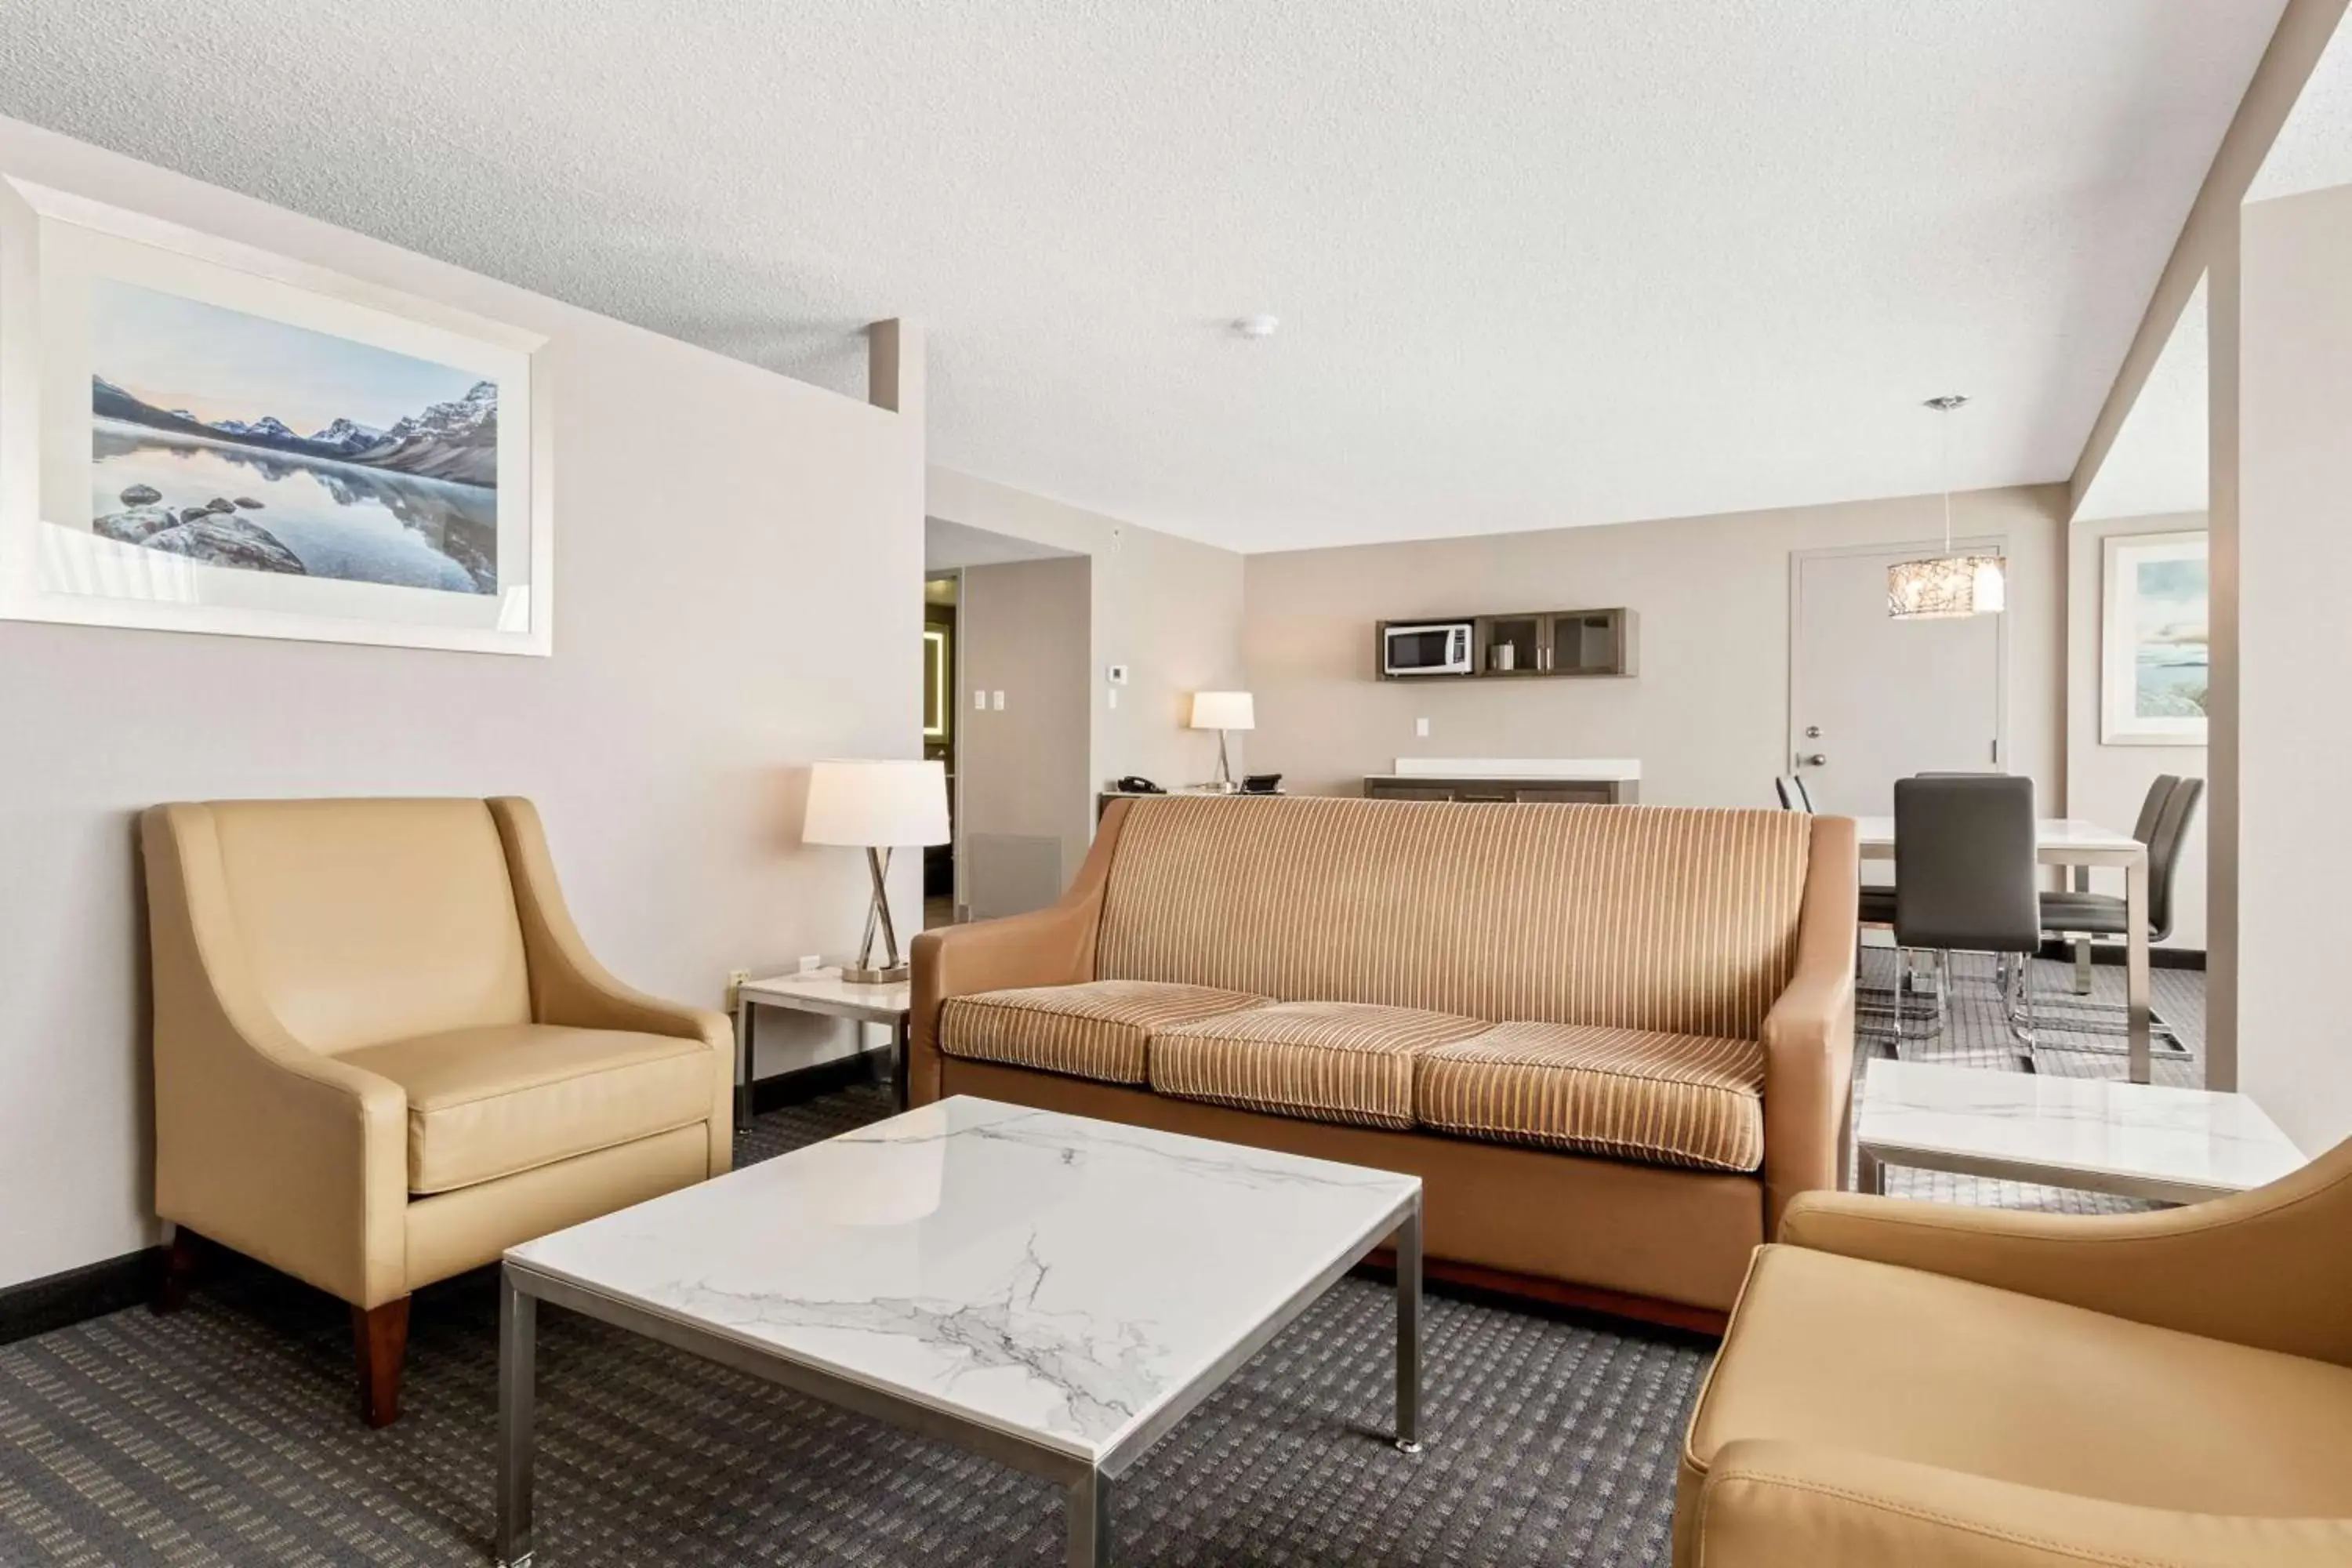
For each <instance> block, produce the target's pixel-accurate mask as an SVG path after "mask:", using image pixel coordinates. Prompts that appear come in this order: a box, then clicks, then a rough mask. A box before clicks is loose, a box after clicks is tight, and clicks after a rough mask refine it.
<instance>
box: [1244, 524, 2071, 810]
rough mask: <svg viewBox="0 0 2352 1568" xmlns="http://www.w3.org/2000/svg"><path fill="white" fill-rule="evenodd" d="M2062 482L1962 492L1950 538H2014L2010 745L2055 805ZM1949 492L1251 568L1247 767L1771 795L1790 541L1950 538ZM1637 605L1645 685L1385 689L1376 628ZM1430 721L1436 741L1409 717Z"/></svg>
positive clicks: (1350, 778) (1300, 777) (1781, 737)
mask: <svg viewBox="0 0 2352 1568" xmlns="http://www.w3.org/2000/svg"><path fill="white" fill-rule="evenodd" d="M2064 505H2065V491H2064V489H2063V487H2061V486H2043V487H2041V488H2038V489H2006V490H1990V491H1983V492H1979V493H1975V494H1969V495H1962V496H1958V497H1956V498H1955V499H1954V503H1953V511H1954V527H1955V530H1956V531H1958V533H1960V534H1961V535H1964V536H1969V535H1979V534H1983V535H1996V534H1997V535H2003V536H2006V538H2007V540H2008V547H2009V552H2010V561H2011V616H2010V626H2009V636H2010V639H2011V640H2010V650H2009V668H2010V677H2009V679H2010V692H2009V704H2010V706H2009V715H2010V717H2009V732H2010V744H2011V749H2012V752H2013V755H2014V758H2015V765H2016V768H2017V771H2019V772H2021V773H2031V774H2032V775H2033V776H2034V778H2035V779H2036V780H2037V781H2038V782H2039V783H2040V784H2041V787H2042V790H2043V792H2044V795H2045V798H2049V799H2056V798H2059V796H2058V795H2057V790H2058V788H2059V785H2060V773H2061V769H2062V766H2063V747H2062V745H2061V743H2060V722H2061V714H2060V704H2059V677H2058V670H2059V668H2060V659H2061V648H2062V646H2063V584H2062V576H2061V574H2062V572H2063V559H2062V545H2063V526H2064V525H2063V521H2062V520H2063V508H2064ZM1942 527H1943V521H1942V510H1941V503H1940V500H1939V499H1938V498H1936V497H1910V498H1905V499H1900V500H1882V501H1864V502H1855V503H1852V504H1847V505H1838V506H1820V507H1798V508H1791V509H1789V510H1780V511H1763V512H1746V513H1738V514H1734V515H1727V516H1719V517H1700V518H1684V519H1677V520H1674V521H1659V522H1641V523H1628V524H1623V525H1621V526H1617V527H1609V528H1580V529H1560V530H1555V531H1549V532H1542V533H1516V534H1494V535H1487V536H1485V537H1481V538H1474V539H1447V540H1432V541H1426V542H1416V543H1405V544H1377V545H1364V546H1358V547H1352V548H1347V549H1338V550H1313V551H1297V552H1285V553H1279V554H1267V555H1253V556H1250V557H1249V558H1248V570H1247V584H1248V605H1247V616H1246V623H1245V635H1244V647H1245V649H1246V652H1247V655H1248V659H1249V671H1250V679H1251V682H1252V684H1253V685H1254V686H1255V689H1256V691H1257V693H1258V699H1257V703H1258V707H1257V719H1258V731H1257V733H1256V735H1255V736H1254V737H1253V742H1254V743H1253V745H1252V747H1251V759H1252V765H1253V766H1255V767H1258V768H1262V769H1278V770H1281V771H1282V772H1284V773H1287V774H1289V775H1290V778H1291V782H1292V784H1294V785H1295V786H1296V787H1300V788H1305V789H1307V790H1311V791H1314V792H1317V793H1354V792H1355V791H1356V790H1357V789H1358V788H1359V787H1360V781H1361V778H1362V776H1363V775H1364V774H1365V773H1379V772H1384V771H1386V770H1387V769H1388V768H1389V767H1390V765H1391V761H1392V759H1394V758H1396V757H1399V756H1413V755H1422V756H1441V757H1442V756H1473V757H1475V756H1497V755H1499V756H1584V757H1621V756H1622V757H1638V758H1640V759H1641V761H1642V765H1643V784H1642V797H1643V800H1645V801H1649V802H1652V803H1654V804H1662V805H1769V804H1770V802H1771V799H1772V795H1771V784H1772V778H1773V775H1775V774H1776V773H1785V772H1787V771H1788V770H1787V763H1786V752H1787V730H1788V691H1789V574H1790V552H1793V551H1800V550H1812V549H1820V548H1824V547H1829V546H1840V545H1855V544H1868V543H1874V542H1888V543H1895V542H1909V541H1914V540H1923V539H1935V538H1937V537H1938V536H1939V535H1940V533H1941V531H1942ZM1529 605H1556V606H1558V607H1560V608H1578V607H1586V606H1590V607H1593V608H1601V607H1605V606H1611V605H1627V606H1630V607H1631V608H1633V610H1634V611H1636V612H1637V613H1638V614H1639V615H1640V616H1641V651H1640V660H1641V663H1640V668H1641V673H1640V674H1639V675H1638V676H1635V677H1633V679H1594V680H1546V681H1526V682H1519V681H1511V682H1502V681H1494V682H1487V681H1472V682H1461V683H1454V684H1449V685H1447V686H1446V687H1444V689H1434V688H1431V687H1425V686H1416V685H1413V684H1412V683H1411V682H1406V681H1383V680H1378V679H1374V678H1373V662H1372V661H1373V647H1372V637H1373V626H1374V624H1375V623H1376V622H1378V621H1381V620H1383V619H1394V618H1397V617H1400V616H1416V615H1424V614H1438V615H1442V614H1449V613H1465V612H1475V611H1478V610H1482V609H1496V610H1509V609H1518V608H1525V607H1528V606H1529ZM1416 717H1427V718H1428V719H1429V720H1430V721H1431V724H1432V732H1431V734H1430V736H1429V738H1428V739H1427V740H1419V739H1416V738H1415V737H1414V734H1413V720H1414V719H1415V718H1416Z"/></svg>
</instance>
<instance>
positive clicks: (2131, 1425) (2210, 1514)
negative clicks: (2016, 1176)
mask: <svg viewBox="0 0 2352 1568" xmlns="http://www.w3.org/2000/svg"><path fill="white" fill-rule="evenodd" d="M1675 1563H1676V1564H1677V1565H1678V1568H1695V1565H1697V1564H1705V1568H1798V1565H1800V1564H1802V1565H1804V1568H1845V1565H1856V1568H1858V1565H1861V1564H1880V1563H1904V1564H1906V1565H1913V1568H1996V1565H2005V1564H2035V1565H2037V1568H2039V1565H2054V1564H2061V1563H2105V1564H2131V1565H2132V1568H2174V1565H2178V1568H2221V1565H2224V1564H2229V1565H2241V1564H2242V1565H2244V1568H2252V1565H2254V1564H2258V1563H2259V1564H2266V1565H2270V1568H2299V1565H2301V1568H2309V1565H2316V1564H2322V1563H2325V1564H2331V1565H2334V1568H2346V1565H2352V1142H2345V1143H2343V1144H2340V1145H2338V1146H2337V1147H2336V1150H2335V1152H2332V1153H2329V1154H2327V1155H2325V1156H2323V1157H2322V1158H2320V1159H2318V1160H2316V1161H2314V1162H2313V1163H2311V1164H2310V1165H2308V1166H2306V1167H2305V1168H2304V1169H2303V1170H2302V1171H2299V1172H2297V1173H2295V1174H2294V1175H2293V1176H2290V1177H2288V1178H2286V1179H2285V1180H2284V1181H2280V1182H2275V1183H2273V1184H2271V1185H2269V1186H2267V1187H2264V1188H2262V1189H2260V1190H2258V1191H2255V1192H2252V1193H2247V1194H2242V1195H2239V1196H2236V1197H2231V1198H2223V1199H2219V1200H2216V1201H2214V1202H2211V1203H2204V1204H2199V1205H2193V1206H2191V1207H2188V1208H2180V1209H2170V1210H2165V1211H2162V1212H2158V1213H2153V1214H2137V1215H2100V1216H2088V1215H2047V1214H2020V1213H2013V1212H2005V1211H2000V1210H1988V1209H1967V1208H1957V1207H1951V1206H1947V1205H1935V1204H1923V1203H1910V1202H1905V1201H1903V1200H1900V1199H1890V1198H1876V1197H1860V1196H1854V1195H1851V1194H1829V1193H1815V1194H1806V1195H1804V1196H1801V1197H1799V1198H1797V1199H1796V1200H1795V1201H1794V1202H1793V1203H1791V1204H1790V1205H1789V1210H1788V1214H1787V1215H1786V1217H1785V1219H1784V1220H1783V1222H1782V1224H1781V1227H1780V1244H1779V1245H1778V1246H1773V1247H1761V1248H1759V1249H1758V1251H1757V1254H1756V1258H1755V1260H1754V1263H1753V1265H1752V1267H1751V1268H1750V1269H1749V1272H1748V1284H1747V1288H1746V1289H1745V1290H1743V1291H1742V1293H1741V1295H1740V1300H1739V1304H1738V1308H1737V1309H1736V1310H1734V1312H1733V1314H1732V1321H1731V1328H1730V1331H1729V1332H1728V1334H1727V1337H1726V1339H1725V1341H1724V1344H1723V1350H1722V1353H1721V1354H1720V1355H1719V1356H1718V1358H1717V1362H1716V1364H1715V1370H1714V1371H1713V1372H1712V1373H1710V1374H1709V1377H1708V1381H1707V1386H1706V1390H1705V1391H1704V1392H1703V1393H1702V1394H1701V1395H1700V1398H1699V1404H1698V1408H1697V1409H1696V1411H1695V1412H1694V1413H1693V1415H1692V1416H1691V1424H1690V1429H1689V1436H1688V1438H1687V1440H1686V1441H1685V1446H1684V1449H1683V1458H1682V1471H1681V1477H1680V1486H1679V1488H1678V1497H1677V1506H1676V1510H1675Z"/></svg>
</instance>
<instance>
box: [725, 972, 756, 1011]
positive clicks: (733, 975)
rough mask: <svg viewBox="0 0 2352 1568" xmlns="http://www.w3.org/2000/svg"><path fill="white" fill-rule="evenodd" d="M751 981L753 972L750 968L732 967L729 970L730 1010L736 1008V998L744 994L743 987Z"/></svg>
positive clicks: (728, 1000)
mask: <svg viewBox="0 0 2352 1568" xmlns="http://www.w3.org/2000/svg"><path fill="white" fill-rule="evenodd" d="M748 984H751V971H750V970H748V969H730V970H729V971H728V972H727V1010H728V1011H729V1012H730V1013H731V1012H733V1011H734V1010H735V1003H736V999H737V998H738V997H740V996H741V995H742V994H743V987H744V986H746V985H748Z"/></svg>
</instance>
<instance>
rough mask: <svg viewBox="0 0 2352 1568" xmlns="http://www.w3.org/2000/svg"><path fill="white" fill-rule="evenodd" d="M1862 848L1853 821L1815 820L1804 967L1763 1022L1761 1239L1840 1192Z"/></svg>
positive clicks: (1800, 944) (1800, 962)
mask: <svg viewBox="0 0 2352 1568" xmlns="http://www.w3.org/2000/svg"><path fill="white" fill-rule="evenodd" d="M1860 879H1861V858H1860V852H1859V850H1858V849H1857V847H1856V846H1855V840H1854V826H1853V820H1852V819H1851V818H1848V817H1843V816H1821V817H1815V818H1814V819H1813V824H1812V845H1811V851H1810V853H1809V854H1808V856H1807V858H1806V868H1805V893H1804V903H1803V908H1802V910H1801V914H1800V917H1799V922H1800V923H1799V928H1798V936H1797V965H1796V970H1795V972H1794V973H1792V974H1791V975H1790V978H1789V984H1788V987H1787V989H1785V990H1783V991H1782V992H1781V993H1780V999H1779V1000H1778V1001H1776V1002H1775V1003H1773V1005H1772V1010H1771V1012H1769V1014H1767V1015H1766V1016H1765V1018H1764V1029H1763V1045H1764V1234H1765V1235H1766V1236H1768V1237H1769V1236H1770V1235H1771V1234H1772V1231H1773V1228H1774V1227H1775V1226H1778V1225H1779V1224H1780V1214H1781V1211H1782V1210H1783V1209H1785V1208H1786V1207H1787V1206H1788V1205H1789V1203H1790V1200H1791V1199H1793V1198H1795V1197H1796V1196H1797V1195H1798V1194H1801V1193H1806V1192H1813V1191H1818V1190H1822V1189H1828V1190H1834V1189H1835V1188H1836V1187H1837V1186H1838V1184H1839V1176H1840V1174H1841V1173H1842V1172H1843V1169H1844V1163H1845V1128H1846V1117H1847V1111H1848V1107H1849V1104H1850V1102H1851V1100H1852V1096H1853V948H1854V941H1855V938H1856V935H1857V933H1858V931H1859V925H1858V921H1857V919H1856V905H1855V892H1854V889H1855V888H1856V887H1857V886H1858V885H1859V883H1860Z"/></svg>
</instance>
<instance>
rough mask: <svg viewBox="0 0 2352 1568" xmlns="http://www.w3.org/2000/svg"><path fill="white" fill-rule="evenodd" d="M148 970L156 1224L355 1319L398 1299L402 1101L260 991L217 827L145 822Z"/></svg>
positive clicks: (403, 1277) (165, 808) (181, 817)
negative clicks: (298, 1285)
mask: <svg viewBox="0 0 2352 1568" xmlns="http://www.w3.org/2000/svg"><path fill="white" fill-rule="evenodd" d="M140 837H141V845H142V858H143V859H144V862H145V866H146V871H147V902H148V925H149V933H150V934H149V942H150V946H151V948H152V964H153V971H154V1008H155V1022H154V1058H155V1212H156V1213H157V1214H159V1215H162V1216H163V1218H165V1219H168V1220H171V1221H173V1222H174V1223H176V1224H181V1225H185V1226H189V1227H191V1228H192V1229H194V1230H196V1231H198V1232H200V1233H201V1234H203V1235H205V1236H207V1237H212V1238H213V1239H215V1240H217V1241H221V1242H224V1243H226V1244H227V1245H228V1246H230V1247H235V1248H236V1250H238V1251H239V1252H242V1253H245V1254H246V1255H247V1256H248V1257H252V1258H259V1259H261V1260H262V1261H263V1262H265V1263H267V1264H268V1265H270V1266H271V1267H272V1268H278V1269H281V1270H283V1271H284V1272H286V1273H289V1274H291V1275H294V1276H295V1277H296V1278H298V1279H306V1280H308V1281H310V1283H311V1284H313V1285H316V1286H318V1287H319V1288H320V1289H323V1290H328V1291H331V1292H332V1293H333V1294H335V1295H337V1296H339V1297H341V1298H342V1299H343V1300H346V1301H349V1302H352V1304H353V1305H355V1306H360V1307H376V1306H380V1305H382V1304H383V1303H384V1302H385V1301H389V1300H393V1299H394V1298H395V1297H399V1296H403V1295H405V1294H407V1292H408V1283H407V1271H408V1228H407V1208H408V1096H407V1095H406V1093H405V1092H404V1091H403V1090H402V1089H401V1088H400V1086H399V1085H398V1084H395V1083H394V1082H392V1081H391V1080H390V1079H384V1078H380V1077H378V1076H376V1075H375V1074H373V1073H371V1072H367V1071H364V1070H363V1069H362V1068H355V1067H352V1066H351V1065H350V1064H348V1063H346V1062H342V1061H340V1060H338V1059H336V1058H333V1057H331V1056H322V1055H320V1054H319V1053H318V1052H316V1051H313V1050H311V1049H310V1047H307V1046H305V1045H303V1044H302V1043H301V1042H300V1041H299V1040H298V1039H296V1038H295V1037H293V1036H292V1035H291V1034H290V1033H289V1032H288V1030H287V1029H286V1027H285V1026H283V1025H282V1024H280V1023H279V1022H278V1018H277V1016H276V1015H275V1014H274V1013H273V1012H272V1011H271V1010H270V1007H269V1005H268V1002H267V1001H266V1000H265V999H264V998H263V996H262V994H261V993H260V990H259V988H258V986H257V984H255V982H254V980H253V977H252V973H251V971H250V969H249V967H248V966H247V959H246V955H245V950H244V944H243V942H241V940H240V939H239V937H238V934H237V927H236V919H235V917H234V915H233V914H232V913H231V911H230V909H229V904H228V899H227V891H226V887H225V885H224V883H223V880H222V877H221V871H220V865H221V861H220V850H219V847H218V841H217V839H216V838H215V832H214V825H213V817H212V814H211V813H210V812H209V811H208V810H206V809H205V807H203V806H201V805H159V806H155V807H152V808H151V809H150V810H148V811H147V812H145V813H144V814H143V815H142V817H141V819H140Z"/></svg>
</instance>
